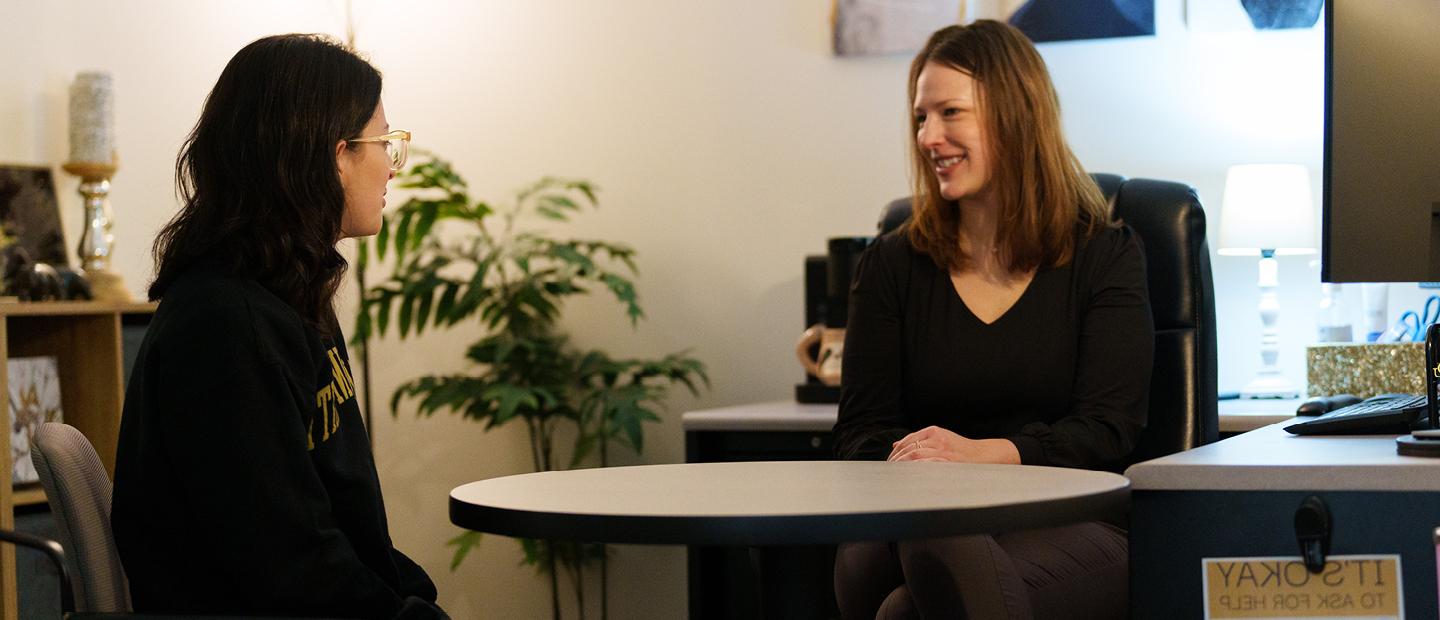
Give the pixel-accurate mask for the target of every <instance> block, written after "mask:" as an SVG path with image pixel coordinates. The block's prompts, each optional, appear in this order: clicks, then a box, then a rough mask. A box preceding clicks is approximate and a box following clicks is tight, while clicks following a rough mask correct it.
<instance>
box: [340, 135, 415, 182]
mask: <svg viewBox="0 0 1440 620" xmlns="http://www.w3.org/2000/svg"><path fill="white" fill-rule="evenodd" d="M346 142H381V143H384V144H385V154H386V155H387V156H389V157H390V169H391V170H394V171H395V172H399V171H400V169H401V168H404V167H405V158H406V157H408V156H409V155H410V132H408V131H405V130H404V129H396V130H395V131H392V132H390V133H387V134H385V135H383V136H374V137H371V138H351V139H349V140H346Z"/></svg>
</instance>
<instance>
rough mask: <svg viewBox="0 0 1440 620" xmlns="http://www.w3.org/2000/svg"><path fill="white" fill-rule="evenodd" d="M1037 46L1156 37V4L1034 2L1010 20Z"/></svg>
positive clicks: (1132, 0) (1128, 0) (1130, 0)
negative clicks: (1052, 42)
mask: <svg viewBox="0 0 1440 620" xmlns="http://www.w3.org/2000/svg"><path fill="white" fill-rule="evenodd" d="M1009 21H1010V25H1012V26H1015V27H1016V28H1019V29H1020V30H1021V31H1023V32H1024V33H1025V35H1026V36H1028V37H1030V40H1032V41H1034V42H1036V43H1044V42H1046V41H1074V40H1079V39H1109V38H1113V37H1140V36H1152V35H1154V34H1155V0H1030V1H1029V2H1026V3H1025V4H1024V5H1022V6H1021V7H1020V8H1018V9H1016V10H1015V12H1014V13H1012V14H1011V15H1010V17H1009Z"/></svg>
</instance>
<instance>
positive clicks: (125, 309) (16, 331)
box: [0, 301, 155, 618]
mask: <svg viewBox="0 0 1440 620" xmlns="http://www.w3.org/2000/svg"><path fill="white" fill-rule="evenodd" d="M154 312H155V304H150V303H111V302H95V301H57V302H34V303H14V302H12V303H0V319H3V320H0V362H8V361H9V360H10V358H15V357H32V356H50V357H54V358H56V361H57V363H58V373H59V376H60V407H61V410H62V415H63V417H64V422H65V423H66V424H69V425H71V426H74V427H75V428H76V429H78V430H79V431H80V432H81V433H84V434H85V436H86V437H87V438H88V439H89V440H90V443H92V444H94V445H95V451H96V452H97V453H98V454H99V456H100V462H101V463H103V464H104V465H105V470H106V471H107V472H109V473H110V475H111V476H114V474H115V448H116V443H117V441H118V439H119V435H120V409H121V407H122V405H123V404H124V393H125V383H124V381H125V376H126V367H127V363H126V360H128V359H133V358H134V355H135V353H136V350H137V349H138V346H139V342H140V338H141V337H142V336H143V333H144V329H145V326H146V325H148V324H149V322H150V316H151V315H152V314H153V313H154ZM5 367H6V364H0V370H3V369H4V368H5ZM9 393H10V388H9V378H8V373H7V372H0V395H3V397H0V420H4V421H5V422H6V423H7V424H9V421H10V416H11V413H10V398H9ZM7 446H8V444H7ZM12 468H13V464H12V463H11V462H10V450H9V449H8V448H7V449H4V450H0V529H7V530H8V529H14V527H15V507H16V506H26V505H32V504H43V503H45V492H44V491H43V490H42V489H41V488H40V486H39V483H33V484H24V485H12V484H11V483H10V480H11V479H12V478H11V470H12ZM15 574H16V571H15V547H14V546H12V545H0V618H17V617H19V612H18V609H17V596H16V582H15Z"/></svg>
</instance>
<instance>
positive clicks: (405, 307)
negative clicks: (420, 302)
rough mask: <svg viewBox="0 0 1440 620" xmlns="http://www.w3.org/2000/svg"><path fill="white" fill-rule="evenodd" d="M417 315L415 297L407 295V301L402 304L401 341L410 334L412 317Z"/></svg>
mask: <svg viewBox="0 0 1440 620" xmlns="http://www.w3.org/2000/svg"><path fill="white" fill-rule="evenodd" d="M414 313H415V296H414V295H406V296H405V300H404V301H402V302H400V339H401V340H404V339H405V336H406V335H407V334H409V333H410V317H411V315H412V314H414Z"/></svg>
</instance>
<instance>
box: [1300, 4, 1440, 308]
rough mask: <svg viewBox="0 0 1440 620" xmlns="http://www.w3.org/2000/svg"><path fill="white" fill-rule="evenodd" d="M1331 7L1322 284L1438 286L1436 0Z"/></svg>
mask: <svg viewBox="0 0 1440 620" xmlns="http://www.w3.org/2000/svg"><path fill="white" fill-rule="evenodd" d="M1325 5H1326V6H1325V28H1326V30H1325V171H1324V203H1323V204H1324V209H1323V217H1322V219H1323V227H1322V232H1321V235H1322V239H1321V273H1320V276H1321V279H1323V280H1324V281H1326V282H1436V281H1440V0H1328V1H1327V2H1326V3H1325Z"/></svg>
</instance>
